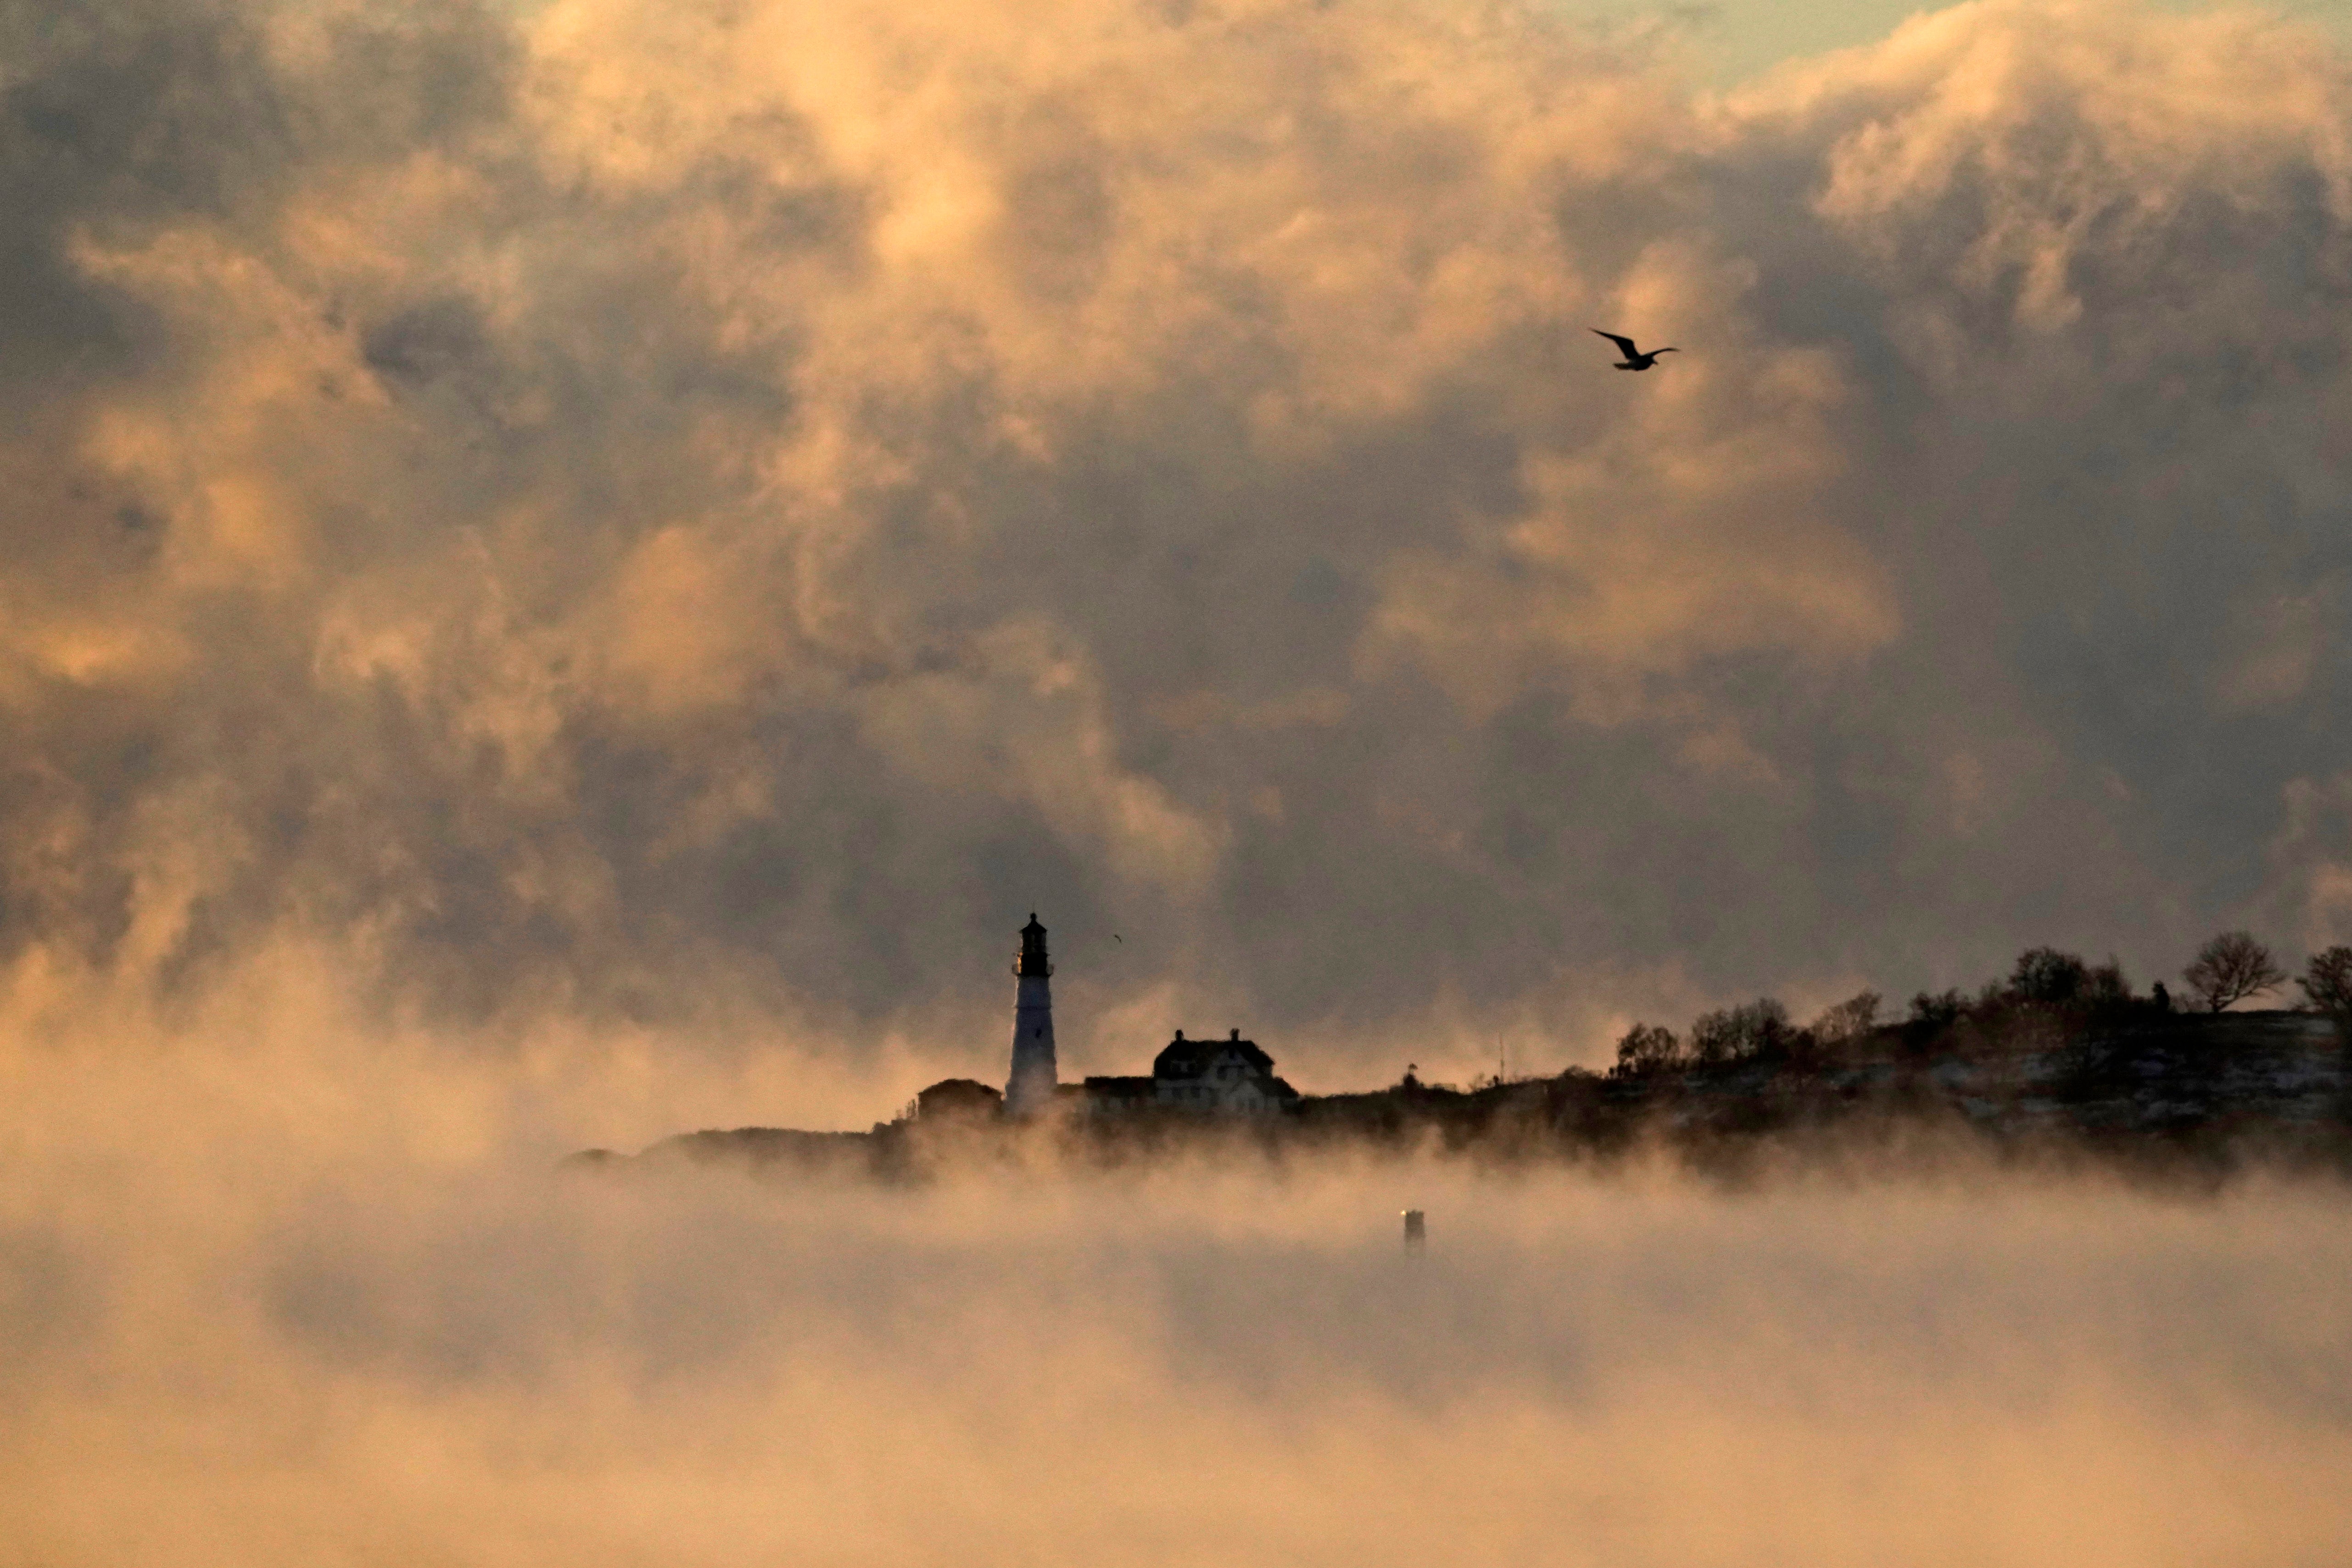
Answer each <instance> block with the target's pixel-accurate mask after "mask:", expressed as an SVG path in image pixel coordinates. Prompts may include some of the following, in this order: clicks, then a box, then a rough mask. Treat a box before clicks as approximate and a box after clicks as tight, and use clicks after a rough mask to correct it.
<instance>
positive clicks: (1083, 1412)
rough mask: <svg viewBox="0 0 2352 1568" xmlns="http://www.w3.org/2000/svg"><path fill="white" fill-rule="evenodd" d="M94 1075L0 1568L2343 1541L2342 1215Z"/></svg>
mask: <svg viewBox="0 0 2352 1568" xmlns="http://www.w3.org/2000/svg"><path fill="white" fill-rule="evenodd" d="M95 1060H96V1059H94V1058H80V1057H76V1056H71V1055H58V1056H52V1057H46V1058H44V1057H36V1056H32V1055H19V1056H17V1057H16V1058H13V1059H11V1061H10V1063H9V1082H8V1085H7V1086H8V1088H9V1089H10V1091H11V1092H12V1095H13V1097H14V1103H16V1106H17V1108H18V1111H19V1114H18V1115H16V1117H14V1118H13V1125H12V1128H11V1131H10V1134H9V1141H8V1143H7V1144H6V1145H5V1151H0V1154H5V1166H0V1168H5V1185H0V1333H5V1341H6V1343H7V1344H8V1346H9V1347H10V1354H7V1355H5V1357H0V1399H5V1406H6V1408H7V1410H8V1418H7V1419H6V1420H5V1422H0V1478H5V1479H0V1562H5V1563H9V1564H25V1565H27V1568H29V1565H32V1564H41V1565H43V1568H80V1565H83V1564H93V1565H95V1564H106V1565H108V1568H143V1565H146V1564H155V1565H159V1568H160V1565H164V1564H169V1565H171V1568H194V1565H204V1564H215V1563H220V1564H230V1563H235V1564H254V1565H269V1564H279V1563H285V1564H295V1563H299V1564H304V1565H306V1568H307V1565H316V1564H326V1563H335V1564H341V1563H351V1564H363V1563H404V1564H414V1563H484V1564H501V1565H502V1564H557V1563H562V1564H565V1565H567V1568H583V1565H591V1568H593V1565H602V1564H624V1563H629V1564H634V1563H666V1564H704V1563H709V1564H721V1563H726V1564H733V1563H758V1562H790V1563H841V1564H866V1563H872V1564H893V1565H901V1564H910V1563H943V1564H944V1563H956V1564H996V1563H1005V1564H1015V1563H1018V1564H1057V1563H1202V1564H1209V1563H1214V1564H1219V1565H1223V1568H1230V1565H1236V1564H1255V1563H1283V1564H1298V1563H1318V1564H1319V1563H1331V1564H1349V1565H1350V1568H1361V1565H1366V1564H1387V1563H1400V1564H1402V1563H1431V1562H1445V1563H1471V1564H1480V1563H1594V1564H1600V1563H1607V1564H1612V1565H1639V1564H1652V1563H1655V1564H1676V1565H1689V1564H1751V1563H1752V1564H1785V1563H1814V1564H1845V1563H1852V1564H1864V1563H1869V1564H1883V1563H1907V1564H1941V1563H1951V1564H1962V1563H1965V1564H1969V1565H1972V1568H1982V1565H1986V1564H2045V1563H2046V1564H2066V1565H2068V1568H2081V1565H2084V1564H2094V1565H2095V1564H2109V1563H2113V1564H2126V1563H2129V1564H2135V1565H2140V1564H2151V1563H2183V1564H2188V1563H2196V1564H2200V1565H2211V1564H2217V1563H2228V1564H2238V1563H2243V1564H2258V1563H2259V1564H2272V1563H2276V1564H2288V1563H2323V1562H2333V1561H2339V1560H2340V1555H2339V1554H2340V1551H2341V1545H2342V1542H2344V1541H2345V1540H2347V1539H2352V1494H2347V1491H2346V1490H2345V1489H2344V1487H2343V1486H2342V1484H2341V1483H2342V1479H2343V1477H2344V1476H2345V1475H2347V1474H2352V1312H2347V1291H2346V1286H2345V1281H2346V1280H2347V1278H2352V1204H2347V1192H2346V1190H2345V1189H2344V1187H2343V1186H2340V1185H2337V1184H2335V1183H2332V1182H2326V1181H2307V1180H2298V1181H2286V1180H2284V1179H2281V1180H2271V1179H2265V1178H2261V1177H2249V1178H2242V1179H2239V1180H2237V1181H2235V1182H2233V1183H2231V1185H2229V1186H2226V1187H2224V1188H2223V1189H2221V1190H2220V1191H2218V1192H2203V1193H2200V1194H2195V1195H2190V1194H2186V1193H2183V1192H2181V1191H2178V1190H2151V1189H2147V1188H2144V1187H2135V1186H2130V1185H2127V1184H2126V1183H2123V1182H2121V1181H2119V1180H2116V1179H2112V1178H2107V1177H2101V1176H2088V1175H2074V1176H2044V1175H2035V1174H2032V1173H2028V1172H2022V1171H2018V1170H2008V1171H2001V1170H1995V1169H1992V1168H1990V1167H1987V1166H1981V1165H1975V1164H1970V1163H1968V1162H1967V1161H1966V1160H1965V1159H1962V1158H1959V1157H1958V1156H1955V1157H1954V1158H1953V1159H1950V1160H1933V1159H1927V1158H1926V1157H1925V1156H1923V1157H1922V1158H1921V1159H1920V1160H1919V1161H1916V1162H1911V1163H1904V1164H1889V1165H1882V1166H1871V1167H1867V1168H1864V1167H1862V1166H1853V1165H1847V1166H1841V1167H1840V1168H1839V1169H1838V1170H1836V1171H1835V1172H1834V1173H1829V1172H1825V1171H1823V1170H1822V1169H1818V1168H1816V1169H1811V1170H1803V1169H1790V1170H1788V1171H1785V1172H1780V1173H1778V1174H1773V1173H1765V1174H1763V1175H1761V1176H1759V1177H1758V1178H1757V1179H1753V1180H1748V1181H1745V1182H1743V1183H1742V1184H1741V1185H1739V1186H1736V1187H1734V1186H1722V1185H1717V1184H1712V1183H1709V1182H1706V1181H1705V1180H1702V1179H1699V1178H1696V1177H1693V1176H1689V1175H1687V1174H1685V1173H1682V1172H1679V1171H1678V1170H1676V1169H1675V1167H1673V1166H1670V1165H1669V1164H1667V1163H1665V1162H1664V1161H1655V1162H1653V1161H1644V1160H1639V1159H1636V1160H1634V1161H1633V1162H1631V1163H1629V1164H1628V1165H1626V1166H1623V1167H1622V1168H1619V1169H1617V1170H1614V1171H1612V1172H1607V1173H1601V1172H1594V1171H1590V1170H1579V1169H1574V1168H1566V1167H1538V1168H1531V1169H1524V1170H1520V1171H1517V1172H1515V1173H1510V1174H1497V1173H1494V1172H1481V1171H1479V1170H1476V1169H1475V1168H1473V1167H1472V1166H1468V1165H1465V1164H1464V1163H1461V1162H1458V1161H1457V1162H1448V1161H1446V1160H1444V1159H1441V1158H1436V1157H1413V1158H1402V1159H1381V1160H1373V1159H1366V1160H1362V1161H1354V1160H1349V1159H1344V1158H1338V1157H1331V1158H1322V1159H1318V1160H1312V1161H1306V1162H1291V1163H1288V1164H1286V1165H1284V1166H1279V1167H1275V1166H1265V1165H1251V1166H1236V1165H1232V1164H1222V1165H1220V1164H1202V1163H1197V1162H1178V1163H1175V1164H1171V1165H1167V1166H1157V1167H1152V1168H1149V1169H1129V1170H1126V1171H1123V1172H1119V1173H1115V1174H1112V1175H1109V1176H1104V1175H1099V1174H1097V1175H1082V1174H1079V1173H1075V1172H1061V1171H1056V1170H1055V1169H1054V1168H1052V1166H1050V1165H1048V1164H1044V1163H1040V1164H1036V1165H1034V1166H1030V1167H1027V1168H1024V1169H1014V1170H1010V1171H1003V1170H1001V1171H997V1172H995V1173H993V1174H992V1175H990V1176H985V1177H974V1178H971V1179H969V1180H961V1181H950V1182H945V1183H940V1184H938V1185H934V1186H928V1187H923V1188H919V1189H877V1188H873V1187H866V1186H829V1185H814V1186H811V1185H793V1184H777V1183H768V1182H761V1181H757V1180H753V1179H751V1178H748V1177H745V1176H740V1175H731V1174H728V1173H726V1172H723V1171H707V1172H701V1173H691V1172H686V1173H679V1174H677V1175H676V1176H664V1177H659V1178H655V1179H647V1178H646V1177H644V1176H634V1177H630V1178H625V1179H614V1178H612V1177H610V1176H583V1175H578V1174H566V1173H561V1172H559V1171H558V1170H557V1169H556V1168H555V1162H554V1160H553V1159H552V1158H551V1154H553V1153H555V1152H560V1147H561V1145H562V1128H563V1125H564V1124H565V1118H567V1117H577V1118H578V1119H581V1120H583V1121H593V1117H588V1116H585V1115H584V1114H583V1113H582V1107H583V1105H585V1104H588V1103H591V1102H593V1100H594V1098H595V1095H596V1094H597V1093H599V1092H605V1093H611V1092H615V1091H614V1090H613V1088H612V1083H611V1082H606V1083H605V1084H604V1086H603V1087H602V1088H601V1089H598V1088H595V1087H593V1086H590V1087H583V1085H582V1084H580V1083H578V1082H573V1083H572V1084H571V1085H570V1086H569V1087H568V1088H566V1089H563V1090H562V1091H561V1092H557V1091H554V1090H551V1089H550V1088H549V1087H548V1086H547V1084H546V1083H545V1082H541V1085H540V1087H538V1088H536V1089H534V1090H532V1091H530V1092H520V1091H517V1090H515V1089H514V1087H513V1086H514V1085H515V1084H517V1083H521V1082H531V1081H532V1080H533V1079H534V1078H535V1077H539V1078H541V1079H543V1078H544V1077H545V1075H544V1074H543V1073H541V1072H540V1071H539V1070H538V1069H536V1068H534V1067H533V1065H532V1064H531V1063H530V1061H520V1060H509V1061H504V1062H500V1063H492V1064H486V1063H484V1062H483V1061H478V1060H474V1061H463V1062H459V1061H453V1060H451V1059H449V1058H447V1057H446V1056H436V1055H435V1054H434V1053H433V1052H432V1051H430V1050H429V1049H420V1050H417V1051H407V1052H402V1051H394V1050H389V1049H387V1050H385V1051H379V1052H376V1053H375V1054H373V1056H370V1057H368V1058H367V1059H366V1061H367V1062H368V1063H369V1065H367V1066H366V1067H365V1069H364V1071H354V1070H353V1067H352V1061H351V1059H347V1058H344V1059H338V1065H337V1068H336V1071H334V1072H333V1073H332V1074H328V1073H325V1072H323V1071H315V1070H312V1069H309V1068H305V1067H304V1066H303V1064H302V1063H301V1061H300V1060H299V1058H290V1057H279V1056H275V1055H271V1054H268V1053H260V1052H250V1051H248V1052H245V1053H242V1054H240V1053H236V1052H222V1051H218V1050H211V1051H205V1052H203V1053H180V1052H175V1051H173V1050H172V1049H171V1048H170V1047H169V1046H159V1047H156V1048H154V1049H152V1051H147V1052H145V1053H144V1054H142V1053H139V1052H118V1053H116V1054H114V1055H113V1056H111V1057H109V1058H107V1059H106V1060H107V1061H109V1062H110V1065H109V1066H106V1067H104V1068H102V1069H101V1068H99V1067H97V1066H95V1065H93V1063H94V1061H95ZM1407 1206H1412V1207H1421V1208H1423V1209H1424V1210H1425V1211H1426V1212H1427V1214H1428V1216H1429V1230H1430V1238H1429V1243H1428V1246H1427V1249H1426V1250H1425V1251H1424V1252H1423V1253H1421V1254H1420V1255H1418V1256H1414V1255H1409V1254H1407V1253H1406V1252H1405V1250H1404V1249H1403V1247H1402V1241H1401V1234H1400V1231H1401V1227H1400V1223H1399V1211H1400V1210H1401V1209H1402V1208H1403V1207H1407Z"/></svg>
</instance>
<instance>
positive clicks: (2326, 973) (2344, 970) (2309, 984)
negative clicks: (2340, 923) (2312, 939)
mask: <svg viewBox="0 0 2352 1568" xmlns="http://www.w3.org/2000/svg"><path fill="white" fill-rule="evenodd" d="M2295 984H2297V985H2299V986H2301V987H2302V988H2303V996H2304V1000H2305V1002H2307V1003H2309V1004H2310V1006H2311V1007H2312V1008H2313V1009H2315V1010H2316V1011H2319V1012H2323V1013H2333V1014H2335V1015H2336V1017H2337V1018H2344V1017H2347V1016H2352V947H2345V946H2336V947H2330V948H2329V949H2328V950H2327V951H2326V952H2325V953H2314V954H2313V955H2312V956H2311V962H2310V963H2309V964H2307V965H2306V966H2305V967H2304V971H2303V978H2302V979H2300V980H2297V981H2296V982H2295Z"/></svg>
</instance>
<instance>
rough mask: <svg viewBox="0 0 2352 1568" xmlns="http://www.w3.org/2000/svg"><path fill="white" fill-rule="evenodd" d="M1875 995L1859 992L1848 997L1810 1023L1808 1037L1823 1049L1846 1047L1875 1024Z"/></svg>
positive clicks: (1876, 1000)
mask: <svg viewBox="0 0 2352 1568" xmlns="http://www.w3.org/2000/svg"><path fill="white" fill-rule="evenodd" d="M1879 1001H1880V998H1879V995H1878V993H1877V992H1876V991H1863V992H1860V993H1858V994H1856V995H1854V996H1851V997H1848V998H1846V999H1845V1000H1843V1001H1842V1002H1840V1003H1839V1004H1838V1005H1837V1006H1835V1007H1833V1008H1832V1009H1829V1010H1828V1011H1827V1012H1824V1013H1823V1014H1822V1016H1821V1017H1819V1018H1817V1019H1814V1020H1813V1023H1812V1035H1813V1038H1814V1039H1815V1040H1820V1041H1821V1042H1822V1044H1823V1045H1832V1046H1834V1045H1850V1044H1852V1043H1853V1041H1855V1040H1860V1039H1861V1038H1862V1037H1863V1036H1864V1035H1866V1034H1868V1033H1869V1032H1870V1031H1871V1030H1872V1029H1873V1028H1874V1026H1875V1025H1876V1024H1877V1022H1878V1004H1879Z"/></svg>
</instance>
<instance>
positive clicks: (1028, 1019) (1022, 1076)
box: [1004, 912, 1054, 1116]
mask: <svg viewBox="0 0 2352 1568" xmlns="http://www.w3.org/2000/svg"><path fill="white" fill-rule="evenodd" d="M1053 973H1054V966H1053V963H1052V961H1051V960H1050V959H1048V958H1047V957H1046V956H1045V927H1044V926H1043V925H1038V924H1037V916H1036V915H1035V914H1034V912H1033V913H1032V914H1031V915H1030V916H1029V924H1028V925H1024V926H1023V927H1022V928H1021V956H1019V957H1018V958H1015V959H1014V960H1013V974H1014V975H1016V976H1018V977H1019V978H1018V979H1017V980H1016V981H1015V982H1014V984H1015V986H1016V990H1015V991H1014V993H1013V1071H1012V1073H1011V1075H1010V1076H1009V1077H1007V1078H1006V1079H1005V1081H1004V1110H1005V1113H1006V1114H1007V1115H1012V1116H1034V1115H1035V1114H1037V1113H1039V1112H1041V1111H1043V1110H1045V1108H1046V1107H1047V1106H1048V1105H1051V1104H1052V1103H1054V988H1053V984H1052V981H1051V980H1050V978H1049V977H1050V976H1051V975H1052V974H1053Z"/></svg>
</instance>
